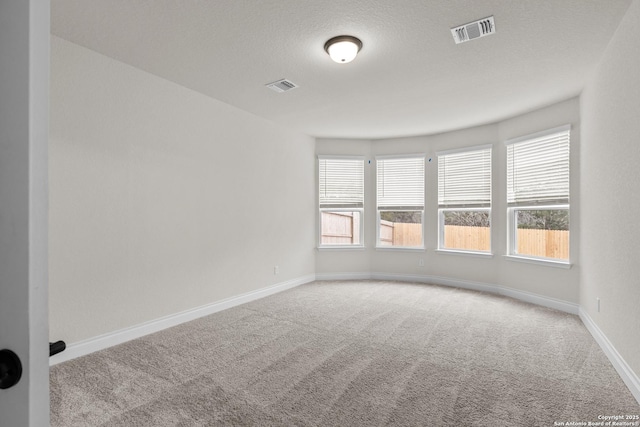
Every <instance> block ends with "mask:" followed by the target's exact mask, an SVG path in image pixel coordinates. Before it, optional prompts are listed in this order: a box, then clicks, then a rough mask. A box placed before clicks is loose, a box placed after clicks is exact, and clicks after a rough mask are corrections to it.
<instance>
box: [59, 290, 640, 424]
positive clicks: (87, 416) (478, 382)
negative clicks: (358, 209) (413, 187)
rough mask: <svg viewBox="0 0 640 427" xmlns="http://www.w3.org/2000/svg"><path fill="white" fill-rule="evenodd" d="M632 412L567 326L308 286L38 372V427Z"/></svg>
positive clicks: (469, 306)
mask: <svg viewBox="0 0 640 427" xmlns="http://www.w3.org/2000/svg"><path fill="white" fill-rule="evenodd" d="M617 414H640V405H638V403H637V402H636V401H635V399H634V398H633V396H632V395H631V393H630V392H629V390H628V389H627V388H626V387H625V385H624V383H623V382H622V380H621V379H620V377H619V376H618V375H617V373H616V372H615V370H614V368H613V367H612V366H611V364H610V363H609V361H608V360H607V358H606V356H605V355H604V354H603V353H602V351H601V350H600V348H599V347H598V345H597V344H596V342H595V341H594V340H593V338H592V337H591V336H590V334H589V332H588V331H587V330H586V329H585V327H584V326H583V325H582V323H581V321H580V319H579V318H578V317H576V316H573V315H569V314H566V313H562V312H558V311H555V310H551V309H547V308H543V307H539V306H535V305H530V304H526V303H523V302H520V301H517V300H513V299H509V298H505V297H501V296H496V295H491V294H484V293H480V292H473V291H467V290H462V289H456V288H448V287H440V286H432V285H424V284H409V283H400V282H381V281H362V282H361V281H357V282H356V281H345V282H314V283H310V284H307V285H303V286H300V287H298V288H295V289H292V290H290V291H286V292H283V293H280V294H277V295H273V296H271V297H268V298H264V299H261V300H259V301H255V302H252V303H249V304H245V305H242V306H239V307H236V308H233V309H229V310H226V311H223V312H220V313H217V314H214V315H211V316H208V317H206V318H202V319H199V320H196V321H193V322H190V323H186V324H183V325H180V326H177V327H174V328H171V329H168V330H165V331H162V332H159V333H156V334H153V335H149V336H146V337H143V338H140V339H137V340H134V341H130V342H128V343H125V344H122V345H119V346H117V347H113V348H110V349H107V350H104V351H100V352H97V353H94V354H91V355H89V356H86V357H82V358H79V359H75V360H71V361H69V362H66V363H62V364H59V365H56V366H54V367H52V369H51V423H52V425H53V426H65V427H71V426H218V425H220V426H227V425H238V426H245V425H246V426H252V425H255V426H383V425H393V426H395V425H398V426H471V425H473V426H527V427H529V426H553V425H554V422H565V423H566V422H569V421H583V422H588V421H592V422H593V421H598V415H617Z"/></svg>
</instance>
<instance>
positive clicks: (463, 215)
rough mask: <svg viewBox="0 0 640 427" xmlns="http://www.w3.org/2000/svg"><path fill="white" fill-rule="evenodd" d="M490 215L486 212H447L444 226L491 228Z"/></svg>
mask: <svg viewBox="0 0 640 427" xmlns="http://www.w3.org/2000/svg"><path fill="white" fill-rule="evenodd" d="M489 224H490V220H489V213H488V212H484V211H445V212H444V225H460V226H464V227H489Z"/></svg>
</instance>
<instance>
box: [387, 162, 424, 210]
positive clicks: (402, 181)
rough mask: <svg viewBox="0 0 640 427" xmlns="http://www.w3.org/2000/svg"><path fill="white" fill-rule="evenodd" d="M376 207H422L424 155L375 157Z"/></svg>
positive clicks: (390, 208) (389, 208) (412, 208)
mask: <svg viewBox="0 0 640 427" xmlns="http://www.w3.org/2000/svg"><path fill="white" fill-rule="evenodd" d="M376 166H377V197H378V209H386V210H423V209H424V157H402V158H376Z"/></svg>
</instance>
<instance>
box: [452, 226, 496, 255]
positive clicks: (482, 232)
mask: <svg viewBox="0 0 640 427" xmlns="http://www.w3.org/2000/svg"><path fill="white" fill-rule="evenodd" d="M444 247H445V248H447V249H463V250H469V251H489V250H491V230H490V228H489V227H470V226H462V225H445V227H444Z"/></svg>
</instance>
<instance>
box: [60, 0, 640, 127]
mask: <svg viewBox="0 0 640 427" xmlns="http://www.w3.org/2000/svg"><path fill="white" fill-rule="evenodd" d="M630 2H631V0H396V1H382V0H260V1H258V0H153V1H149V0H145V1H143V0H54V1H53V2H52V5H51V6H52V11H51V15H52V18H51V19H52V22H51V27H52V33H53V34H54V35H56V36H59V37H62V38H64V39H66V40H68V41H71V42H74V43H77V44H79V45H82V46H85V47H88V48H90V49H92V50H94V51H97V52H100V53H102V54H104V55H107V56H109V57H111V58H114V59H117V60H119V61H122V62H125V63H127V64H130V65H132V66H134V67H137V68H140V69H142V70H145V71H147V72H149V73H152V74H155V75H157V76H160V77H163V78H166V79H168V80H171V81H173V82H175V83H178V84H180V85H183V86H185V87H188V88H190V89H193V90H196V91H198V92H201V93H203V94H206V95H208V96H211V97H213V98H216V99H218V100H220V101H223V102H226V103H228V104H231V105H233V106H236V107H238V108H240V109H242V110H245V111H248V112H251V113H253V114H256V115H258V116H261V117H264V118H267V119H270V120H273V121H275V122H278V123H280V124H282V125H284V126H287V127H290V128H294V129H296V130H299V131H302V132H304V133H307V134H309V135H312V136H317V137H345V138H387V137H397V136H407V135H418V134H431V133H438V132H444V131H449V130H454V129H459V128H465V127H469V126H474V125H479V124H483V123H489V122H494V121H498V120H501V119H504V118H506V117H510V116H513V115H516V114H519V113H523V112H526V111H530V110H533V109H536V108H539V107H542V106H545V105H549V104H552V103H554V102H557V101H560V100H564V99H567V98H569V97H572V96H575V95H577V94H579V93H580V91H581V90H582V88H583V87H584V84H585V81H586V79H587V78H588V76H589V74H590V72H591V71H592V70H593V69H594V66H595V65H596V64H597V62H598V61H599V59H600V57H601V54H602V52H603V50H604V48H605V47H606V45H607V43H608V42H609V40H610V38H611V36H612V35H613V33H614V31H615V29H616V27H617V25H618V23H619V22H620V20H621V19H622V16H623V15H624V13H625V12H626V10H627V8H628V6H629V4H630ZM490 15H494V16H495V21H496V34H494V35H492V36H489V37H483V38H481V39H477V40H474V41H471V42H468V43H464V44H460V45H456V44H455V43H454V41H453V38H452V36H451V32H450V28H451V27H454V26H457V25H461V24H465V23H467V22H470V21H473V20H476V19H480V18H485V17H487V16H490ZM342 34H348V35H354V36H356V37H358V38H360V39H361V40H362V42H363V44H364V47H363V49H362V51H361V52H360V54H359V55H358V57H357V58H356V59H355V60H354V61H353V62H351V63H349V64H336V63H334V62H332V61H331V60H330V58H329V57H328V56H327V54H326V53H325V52H324V50H323V46H324V43H325V41H326V40H328V39H329V38H331V37H333V36H337V35H342ZM281 78H287V79H289V80H291V81H293V82H294V83H296V84H297V85H299V88H298V89H295V90H292V91H288V92H285V93H280V94H278V93H276V92H273V91H271V90H269V89H267V88H266V87H265V84H267V83H270V82H272V81H274V80H278V79H281Z"/></svg>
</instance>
